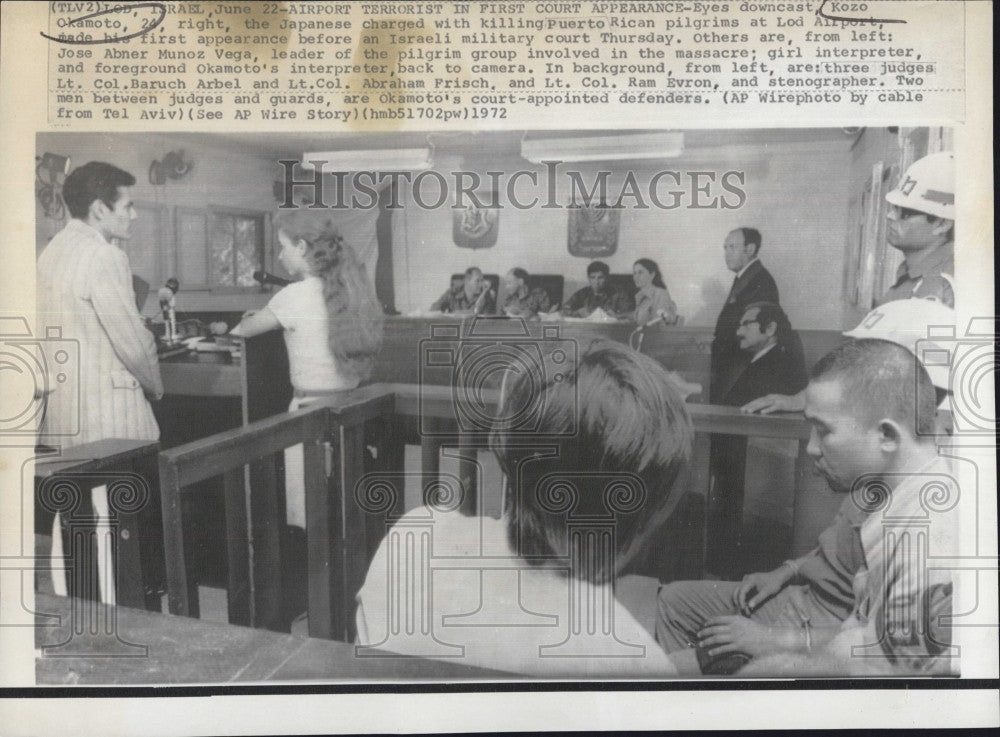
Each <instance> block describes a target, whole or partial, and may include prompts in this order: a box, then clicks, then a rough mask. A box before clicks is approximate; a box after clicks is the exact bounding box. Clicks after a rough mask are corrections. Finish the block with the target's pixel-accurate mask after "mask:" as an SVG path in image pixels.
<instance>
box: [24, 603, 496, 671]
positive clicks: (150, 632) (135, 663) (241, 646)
mask: <svg viewBox="0 0 1000 737" xmlns="http://www.w3.org/2000/svg"><path fill="white" fill-rule="evenodd" d="M90 604H92V602H80V601H79V600H75V599H69V598H66V597H61V596H51V595H48V594H36V595H35V611H36V612H37V613H38V614H37V616H36V625H37V626H36V628H35V647H36V648H38V649H40V650H41V655H40V656H39V657H38V658H36V660H35V678H36V682H37V683H38V684H39V685H55V686H62V685H116V686H125V685H150V684H159V685H175V684H184V683H245V682H253V681H328V682H332V681H359V682H361V681H390V680H392V681H399V680H419V681H454V680H482V681H496V680H504V679H510V678H514V677H515V676H513V675H511V674H507V673H503V672H500V671H490V670H485V669H482V668H474V667H470V666H466V665H462V664H461V663H459V662H455V663H452V662H444V661H435V660H424V659H420V658H412V657H403V656H399V657H393V656H392V655H391V654H386V655H387V656H384V657H358V656H357V655H356V654H355V648H354V645H350V644H347V643H342V642H333V641H331V640H317V639H311V638H307V637H298V636H295V635H283V634H280V633H276V632H268V631H266V630H259V629H251V628H249V627H237V626H233V625H227V624H218V623H213V622H202V621H200V620H197V619H190V618H188V617H177V616H172V615H169V614H159V613H154V612H144V611H140V610H137V609H130V608H128V607H103V606H99V607H97V608H94V607H91V606H90ZM93 617H97V618H99V619H101V620H102V621H103V620H106V619H109V618H112V617H113V623H114V627H113V632H114V634H110V635H107V634H106V635H103V636H101V635H92V634H89V632H90V630H91V627H90V626H89V625H90V622H91V621H93V619H92V618H93ZM97 629H99V630H101V629H103V628H101V627H99V628H97ZM116 656H117V657H116Z"/></svg>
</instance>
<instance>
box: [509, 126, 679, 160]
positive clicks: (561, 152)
mask: <svg viewBox="0 0 1000 737" xmlns="http://www.w3.org/2000/svg"><path fill="white" fill-rule="evenodd" d="M682 153H684V134H683V133H682V132H680V131H673V132H665V133H636V134H634V135H629V134H627V133H625V134H622V135H618V136H580V137H573V138H536V139H533V140H528V139H525V140H523V141H521V156H523V157H524V158H525V159H527V160H528V161H530V162H532V163H534V164H540V163H542V162H543V161H629V160H632V159H670V158H675V157H677V156H680V155H681V154H682Z"/></svg>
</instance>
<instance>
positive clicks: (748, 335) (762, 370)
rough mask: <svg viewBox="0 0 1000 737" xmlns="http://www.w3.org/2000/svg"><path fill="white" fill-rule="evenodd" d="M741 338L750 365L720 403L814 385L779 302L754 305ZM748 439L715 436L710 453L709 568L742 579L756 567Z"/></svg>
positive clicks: (744, 321) (740, 402)
mask: <svg viewBox="0 0 1000 737" xmlns="http://www.w3.org/2000/svg"><path fill="white" fill-rule="evenodd" d="M735 332H736V340H737V341H738V343H739V347H740V350H741V351H743V353H744V355H745V356H746V357H747V360H748V363H747V364H746V366H745V368H744V369H743V370H742V371H741V372H740V374H739V375H738V376H737V377H736V380H735V382H734V383H733V385H732V386H731V387H730V388H729V391H727V392H726V394H725V395H724V396H723V397H722V398H721V401H720V404H725V405H728V406H730V407H742V406H743V405H744V404H746V403H747V402H749V401H751V400H753V399H756V398H757V397H762V396H764V395H765V394H770V393H774V392H782V393H795V392H799V391H802V390H803V389H805V387H806V384H807V383H808V382H809V378H808V374H807V373H806V366H805V357H804V355H803V352H802V344H801V342H800V341H799V338H798V336H797V335H796V334H795V332H794V331H793V330H792V326H791V324H790V323H789V321H788V316H787V315H785V312H784V310H782V309H781V307H780V306H778V305H776V304H774V303H773V302H754V303H753V304H751V305H749V306H748V307H747V308H746V310H744V312H743V315H742V317H741V318H740V322H739V326H738V327H737V328H736V331H735ZM746 455H747V439H746V437H744V436H740V435H713V436H712V445H711V451H710V458H711V468H712V479H713V484H712V492H711V495H710V497H709V503H708V524H707V528H708V560H707V561H706V565H707V567H708V570H710V571H713V572H715V573H718V574H719V575H721V576H723V577H725V578H739V577H740V576H742V575H743V574H744V573H745V572H746V571H747V570H748V568H747V567H748V566H750V565H753V561H751V560H748V556H747V554H746V550H745V542H747V541H745V540H744V534H743V497H744V490H745V486H746V477H745V476H746Z"/></svg>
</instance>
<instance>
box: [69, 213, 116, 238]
mask: <svg viewBox="0 0 1000 737" xmlns="http://www.w3.org/2000/svg"><path fill="white" fill-rule="evenodd" d="M66 227H67V228H72V229H73V230H75V231H77V232H79V233H80V234H81V235H85V236H87V237H89V238H100V239H101V240H102V241H103V242H105V243H107V242H108V239H107V238H105V237H104V235H103V234H102V233H101V231H99V230H98V229H97V228H95V227H94V226H93V225H90V224H89V223H85V222H83V221H82V220H80V219H78V218H71V219H70V221H69V222H68V223H66Z"/></svg>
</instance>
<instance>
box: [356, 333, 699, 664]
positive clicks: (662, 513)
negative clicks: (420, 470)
mask: <svg viewBox="0 0 1000 737" xmlns="http://www.w3.org/2000/svg"><path fill="white" fill-rule="evenodd" d="M553 368H555V367H554V366H553ZM541 375H542V376H546V377H548V378H547V379H545V380H542V381H541V382H540V380H539V374H536V373H535V372H520V373H517V374H515V373H511V374H508V377H509V381H510V383H509V385H508V386H506V387H505V388H504V391H503V394H504V395H505V396H504V398H503V399H502V400H501V403H500V407H499V409H498V411H497V417H498V418H499V419H498V420H497V422H496V425H495V427H494V429H493V431H492V433H491V437H490V445H491V448H492V450H493V452H494V454H495V455H496V457H497V460H498V461H499V465H500V468H501V470H502V471H503V474H504V479H505V494H504V505H503V513H502V517H501V518H500V519H492V518H489V517H467V516H463V515H462V514H461V513H460V512H459V511H457V509H456V508H455V507H456V506H457V504H456V503H455V502H456V499H451V502H452V503H451V504H448V503H445V502H444V501H443V500H441V499H433V498H432V499H427V500H426V506H423V507H419V508H417V509H414V510H412V511H410V512H408V513H407V514H405V515H404V516H403V517H402V518H401V519H400V520H399V521H398V522H397V523H396V525H394V526H393V527H392V528H391V529H390V531H389V534H388V536H387V537H386V538H385V540H383V541H382V543H381V545H380V546H379V549H378V551H377V553H376V554H375V557H374V559H373V560H372V563H371V566H370V568H369V570H368V576H367V578H366V580H365V583H364V586H363V587H362V588H361V590H360V592H359V594H358V604H359V606H358V611H357V623H358V639H359V642H360V644H361V645H362V646H372V647H374V648H375V650H369V649H367V648H362V649H361V650H360V651H359V653H360V654H362V655H364V654H372V655H378V654H379V652H378V651H380V650H388V651H394V652H397V653H400V654H402V655H414V656H422V657H430V658H456V657H457V658H459V660H460V662H462V663H465V664H471V665H478V666H484V667H490V668H498V669H500V670H505V671H512V672H517V673H523V674H530V675H533V676H547V677H559V676H577V677H580V676H587V677H615V676H621V677H627V676H648V677H662V676H670V675H674V674H675V671H674V669H673V667H672V665H671V663H670V661H669V659H668V658H667V657H666V654H665V653H664V652H663V650H662V649H660V648H659V646H658V645H657V644H656V642H655V640H654V639H653V637H652V635H651V634H650V632H649V631H648V630H647V629H645V628H644V627H643V626H641V625H640V624H639V622H638V621H637V620H636V618H635V617H634V616H633V615H632V614H631V613H630V611H629V609H626V607H625V606H624V605H623V604H622V603H621V601H620V600H619V599H618V598H616V582H615V579H616V577H617V576H618V575H619V574H620V573H621V572H622V571H623V570H625V568H626V566H627V565H628V564H629V563H630V561H632V560H633V559H634V558H635V556H636V555H637V554H638V553H639V552H640V551H642V550H643V549H644V547H645V546H647V545H649V544H651V542H652V541H651V537H652V536H653V535H654V533H655V532H656V530H658V529H659V527H660V525H661V523H662V522H663V521H664V520H665V519H666V518H667V517H668V516H669V514H670V513H671V511H672V509H673V507H674V505H675V504H676V503H677V500H678V499H679V497H680V495H681V494H682V492H683V489H681V488H679V487H680V486H681V484H680V483H678V481H679V479H681V478H683V477H684V476H683V471H684V470H685V468H686V466H687V464H688V462H689V459H690V453H691V440H692V429H691V423H690V419H689V417H688V414H687V410H686V409H685V407H684V399H683V397H682V395H681V392H680V391H679V389H678V387H677V385H676V384H675V383H674V381H673V380H672V379H671V377H670V376H669V375H668V374H667V372H666V371H665V370H664V369H663V367H662V366H660V365H659V364H658V363H656V362H655V361H653V360H652V359H650V358H648V357H647V356H644V355H642V354H639V353H636V352H634V351H632V350H630V349H629V348H627V347H625V346H624V345H621V344H619V343H614V342H610V341H598V342H595V343H594V344H593V345H592V346H591V347H590V349H589V350H588V351H587V353H586V354H585V355H583V356H581V357H580V358H579V359H578V361H577V365H576V366H568V367H567V366H563V367H562V369H560V370H559V371H556V370H553V371H551V372H543V373H542V374H541ZM525 408H528V409H529V410H530V411H529V412H528V413H527V414H526V413H525ZM527 416H530V417H532V418H533V421H531V422H526V420H525V418H526V417H527ZM442 483H443V484H447V483H448V482H447V479H446V478H444V477H443V478H442ZM454 483H455V484H458V483H459V481H458V479H454ZM455 491H458V489H457V488H456V489H455ZM498 491H499V490H498ZM638 606H641V605H637V608H638ZM645 608H647V609H650V610H655V593H653V592H650V599H649V601H648V602H646V607H645ZM383 654H384V653H383Z"/></svg>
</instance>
